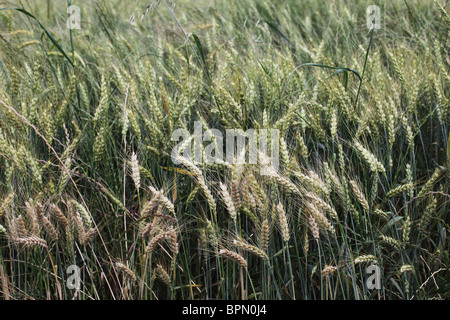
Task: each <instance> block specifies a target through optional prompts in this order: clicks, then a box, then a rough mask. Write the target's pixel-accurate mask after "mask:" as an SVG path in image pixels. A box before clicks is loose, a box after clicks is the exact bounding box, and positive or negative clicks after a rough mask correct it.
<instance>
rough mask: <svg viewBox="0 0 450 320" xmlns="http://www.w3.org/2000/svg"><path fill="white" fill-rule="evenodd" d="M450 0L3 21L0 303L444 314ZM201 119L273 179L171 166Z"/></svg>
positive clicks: (53, 9)
mask: <svg viewBox="0 0 450 320" xmlns="http://www.w3.org/2000/svg"><path fill="white" fill-rule="evenodd" d="M72 2H73V3H72ZM374 2H375V4H377V3H376V1H374ZM446 3H447V1H445V0H435V1H425V0H404V1H386V3H385V2H380V3H378V5H379V7H380V8H381V10H380V14H381V28H380V29H374V30H369V29H368V27H367V23H366V9H367V6H368V5H370V4H372V3H368V2H366V1H350V0H334V1H316V0H305V1H294V0H290V1H269V0H261V1H258V0H248V1H228V0H227V1H225V0H224V1H219V0H216V1H206V0H201V1H184V0H180V1H177V2H176V6H174V5H173V4H172V3H169V1H168V0H166V1H164V0H162V1H157V2H152V1H151V0H147V1H144V0H139V1H136V0H126V1H125V0H122V1H118V0H113V1H106V0H90V1H87V0H86V1H70V0H68V1H67V2H66V1H56V0H47V1H42V0H34V1H33V0H29V1H17V8H21V9H20V10H17V9H13V7H14V6H13V5H1V6H0V8H4V9H2V10H0V59H1V60H0V69H1V70H0V279H1V281H0V298H2V299H72V298H76V299H449V298H450V272H449V270H448V268H449V265H450V257H449V232H450V228H449V215H448V213H449V211H450V206H449V197H450V195H449V183H448V182H449V179H450V171H449V170H450V168H449V165H450V140H449V135H448V132H449V130H448V125H449V115H450V59H449V41H450V38H449V36H450V18H449V14H448V8H446V7H445V5H446ZM70 4H75V5H78V6H80V8H81V12H80V13H81V29H68V28H67V26H66V20H67V19H68V14H67V6H68V5H70ZM22 5H23V6H24V7H22ZM447 7H448V5H447ZM133 17H134V19H133ZM195 121H201V123H202V125H203V130H204V131H205V132H208V131H209V130H210V129H218V130H220V131H221V132H225V130H226V129H242V130H244V131H246V130H248V129H278V130H279V132H280V168H279V170H278V171H277V172H275V171H273V172H271V173H270V175H261V170H260V169H261V168H262V166H263V165H262V164H257V165H255V164H248V163H247V164H245V165H237V164H236V163H225V162H224V163H221V164H208V163H205V162H204V163H193V162H192V161H189V160H188V159H186V158H180V159H179V160H180V161H181V163H180V164H176V163H174V161H173V160H172V158H171V152H172V150H173V148H174V146H176V144H177V143H178V142H176V141H172V140H171V137H172V133H173V132H174V130H176V129H180V128H182V129H187V130H188V131H189V132H191V133H193V132H194V122H195ZM194 140H195V139H194ZM210 143H211V142H204V144H203V147H202V146H199V145H198V144H192V146H193V149H194V148H195V147H199V148H200V149H201V150H203V151H205V149H206V147H207V146H208V145H209V144H210ZM371 264H376V265H377V266H378V267H379V268H380V272H381V288H380V289H379V290H377V289H372V290H371V289H369V288H368V287H367V285H366V280H367V278H368V277H369V276H370V275H371V274H370V273H367V272H366V268H367V267H368V266H370V265H371ZM71 265H76V266H78V267H79V268H80V276H81V283H80V286H79V288H78V290H77V289H76V288H74V286H71V284H74V283H76V281H75V282H74V278H73V277H72V276H73V275H74V274H75V275H76V272H75V273H74V272H73V270H72V269H70V270H72V271H70V272H68V268H69V267H70V266H71ZM75 287H76V286H75Z"/></svg>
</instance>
